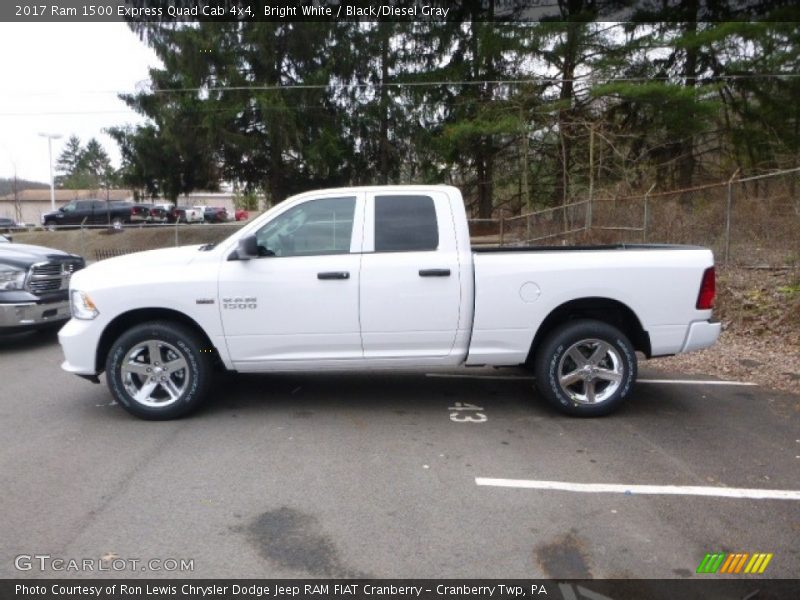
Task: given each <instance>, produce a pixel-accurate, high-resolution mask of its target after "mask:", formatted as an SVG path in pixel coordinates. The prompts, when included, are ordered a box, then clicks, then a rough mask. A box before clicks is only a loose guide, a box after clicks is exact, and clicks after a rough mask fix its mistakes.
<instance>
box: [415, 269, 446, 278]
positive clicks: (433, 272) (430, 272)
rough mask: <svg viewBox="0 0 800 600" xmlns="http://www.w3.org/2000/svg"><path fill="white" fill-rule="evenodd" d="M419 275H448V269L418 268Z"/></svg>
mask: <svg viewBox="0 0 800 600" xmlns="http://www.w3.org/2000/svg"><path fill="white" fill-rule="evenodd" d="M419 276H420V277H450V269H420V270H419Z"/></svg>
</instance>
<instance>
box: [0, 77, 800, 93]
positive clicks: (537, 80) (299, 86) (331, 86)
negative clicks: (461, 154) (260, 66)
mask: <svg viewBox="0 0 800 600" xmlns="http://www.w3.org/2000/svg"><path fill="white" fill-rule="evenodd" d="M796 77H800V72H798V73H742V74H737V75H709V76H698V77H697V78H696V79H698V80H700V81H701V82H713V81H737V80H749V79H791V78H796ZM589 79H591V75H590V74H587V75H583V76H579V77H572V78H566V79H564V78H561V77H534V78H524V79H474V80H468V81H465V80H458V81H446V80H445V81H404V82H403V81H395V82H385V83H380V82H370V83H319V84H305V83H295V84H286V85H284V84H271V85H246V86H199V87H181V88H162V89H159V88H153V89H151V90H149V91H150V92H151V93H154V94H171V93H187V92H212V91H214V92H217V91H237V92H241V91H279V90H287V91H288V90H337V89H369V88H374V89H380V88H382V87H440V86H449V85H535V84H542V83H551V84H552V83H582V82H584V81H586V80H589ZM676 79H677V78H675V77H670V76H660V77H658V76H656V77H604V78H599V79H598V80H597V81H596V83H598V84H600V83H615V82H623V83H642V82H648V81H673V80H676ZM64 93H65V92H64V90H40V91H26V90H3V91H0V95H2V94H9V95H18V96H47V95H64ZM69 93H70V94H99V95H102V94H114V95H117V94H131V93H135V92H131V91H125V90H75V91H70V92H69Z"/></svg>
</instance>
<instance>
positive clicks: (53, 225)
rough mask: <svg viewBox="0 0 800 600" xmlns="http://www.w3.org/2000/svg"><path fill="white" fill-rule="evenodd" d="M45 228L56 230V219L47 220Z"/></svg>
mask: <svg viewBox="0 0 800 600" xmlns="http://www.w3.org/2000/svg"><path fill="white" fill-rule="evenodd" d="M44 228H45V229H47V231H55V230H56V222H55V221H45V222H44Z"/></svg>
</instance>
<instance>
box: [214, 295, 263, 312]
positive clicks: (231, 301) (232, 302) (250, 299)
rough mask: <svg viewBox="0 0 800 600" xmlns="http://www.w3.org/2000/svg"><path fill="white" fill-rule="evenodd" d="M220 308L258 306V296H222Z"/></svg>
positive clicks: (245, 308) (239, 308)
mask: <svg viewBox="0 0 800 600" xmlns="http://www.w3.org/2000/svg"><path fill="white" fill-rule="evenodd" d="M222 308H230V309H234V310H247V309H255V308H258V298H256V297H255V296H244V297H236V298H223V299H222Z"/></svg>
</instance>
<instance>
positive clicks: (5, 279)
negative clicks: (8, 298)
mask: <svg viewBox="0 0 800 600" xmlns="http://www.w3.org/2000/svg"><path fill="white" fill-rule="evenodd" d="M24 285H25V271H22V270H20V269H15V268H14V267H9V266H7V265H0V290H21V289H22V288H23V286H24Z"/></svg>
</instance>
